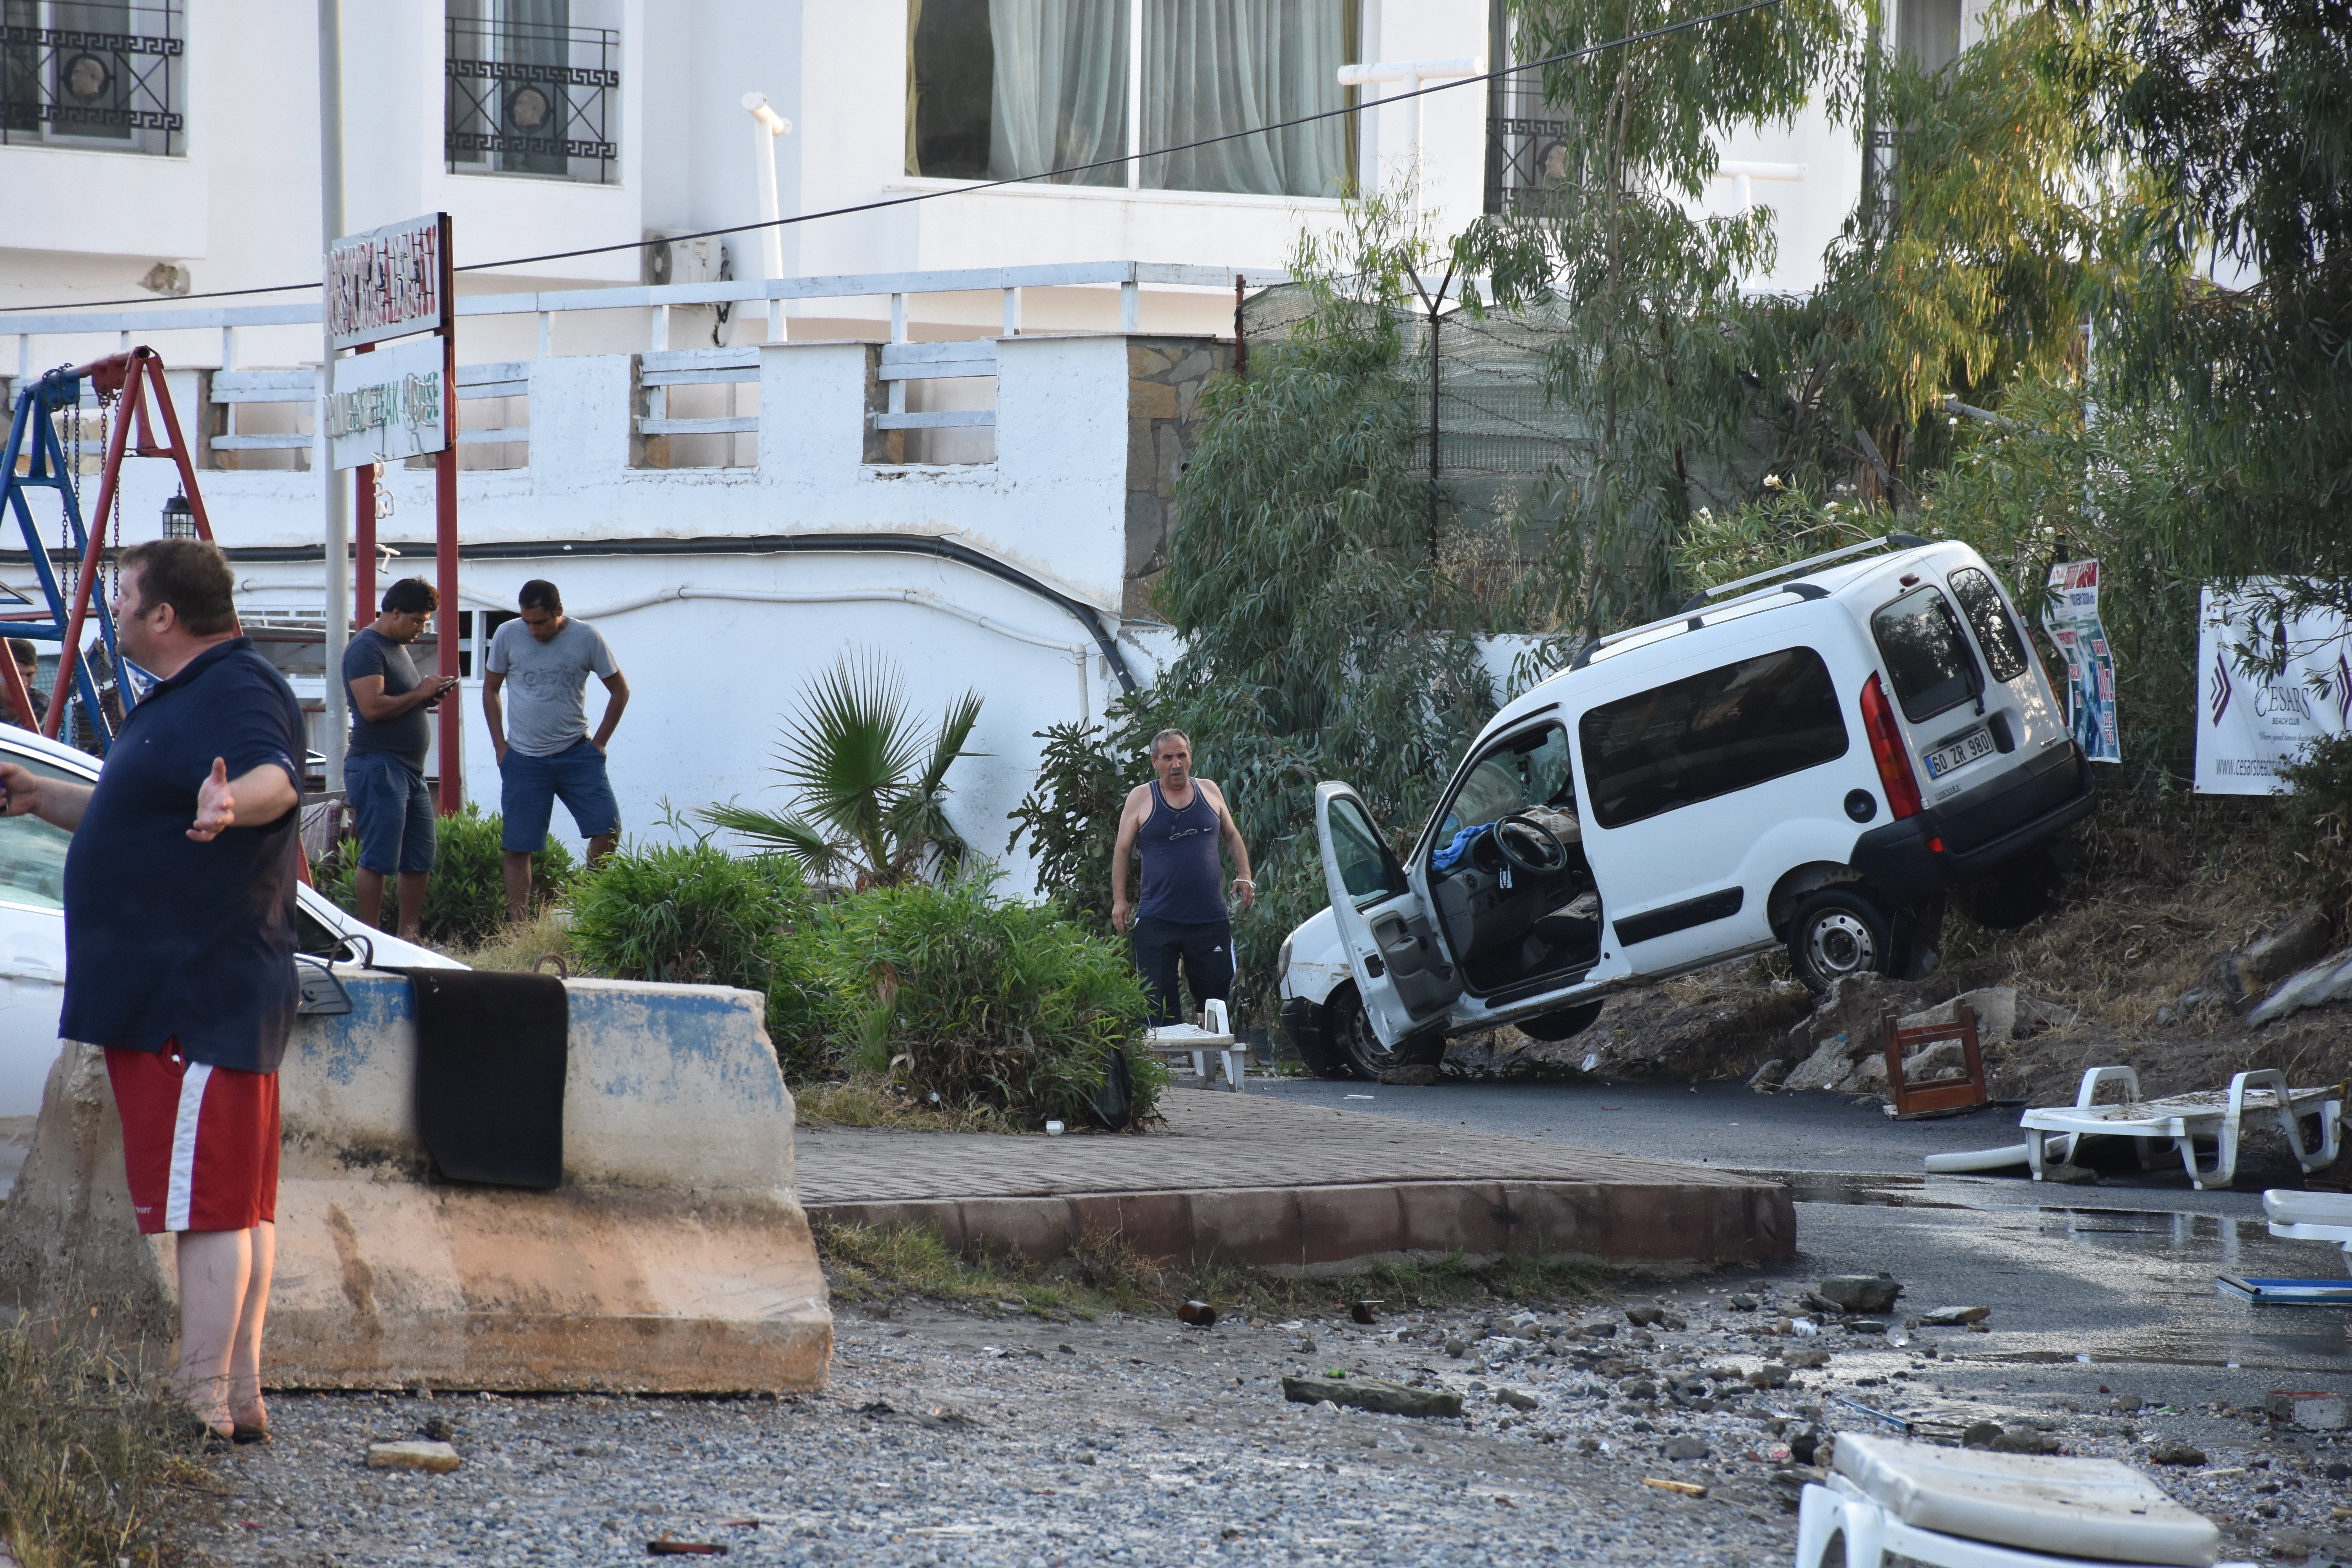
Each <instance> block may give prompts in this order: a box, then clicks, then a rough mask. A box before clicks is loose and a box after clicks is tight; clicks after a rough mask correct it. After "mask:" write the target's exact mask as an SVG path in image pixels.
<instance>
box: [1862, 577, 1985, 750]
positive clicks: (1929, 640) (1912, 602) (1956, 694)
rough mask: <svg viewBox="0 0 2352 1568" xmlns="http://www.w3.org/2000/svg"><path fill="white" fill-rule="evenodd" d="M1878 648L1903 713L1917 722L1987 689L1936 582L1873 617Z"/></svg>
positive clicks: (1950, 606)
mask: <svg viewBox="0 0 2352 1568" xmlns="http://www.w3.org/2000/svg"><path fill="white" fill-rule="evenodd" d="M1870 626H1871V629H1872V630H1873V631H1874V632H1876V633H1877V634H1878V651H1879V654H1880V655H1881V657H1883V658H1885V660H1886V673H1887V674H1888V675H1890V676H1892V677H1893V678H1894V680H1895V697H1896V699H1897V700H1900V701H1901V702H1902V704H1903V717H1905V718H1906V719H1908V720H1910V721H1911V722H1913V723H1914V724H1916V723H1917V722H1919V721H1921V720H1922V719H1933V718H1934V717H1935V716H1936V715H1937V714H1938V713H1941V712H1943V711H1944V710H1946V709H1948V708H1957V707H1958V706H1959V705H1960V704H1961V703H1963V702H1966V701H1967V700H1969V698H1971V697H1974V696H1976V695H1977V694H1978V693H1979V692H1980V691H1982V690H1983V689H1984V675H1983V672H1982V671H1980V670H1979V669H1978V668H1977V660H1976V656H1975V655H1974V654H1972V653H1970V652H1969V645H1968V640H1967V639H1966V638H1965V637H1961V635H1960V619H1959V617H1958V616H1955V615H1954V614H1952V603H1951V601H1950V600H1949V599H1947V598H1945V597H1944V595H1942V593H1940V592H1939V591H1937V589H1934V588H1916V589H1914V590H1913V591H1912V592H1910V593H1908V594H1906V595H1903V596H1902V597H1901V598H1899V599H1897V600H1895V602H1894V603H1893V604H1891V605H1887V606H1886V607H1885V609H1883V610H1881V611H1879V612H1878V614H1876V615H1874V616H1871V617H1870Z"/></svg>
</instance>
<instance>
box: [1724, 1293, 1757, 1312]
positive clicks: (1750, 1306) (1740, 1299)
mask: <svg viewBox="0 0 2352 1568" xmlns="http://www.w3.org/2000/svg"><path fill="white" fill-rule="evenodd" d="M1730 1306H1731V1310H1733V1311H1735V1312H1752V1311H1754V1310H1756V1298H1755V1297H1753V1296H1734V1297H1733V1298H1732V1299H1731V1302H1730Z"/></svg>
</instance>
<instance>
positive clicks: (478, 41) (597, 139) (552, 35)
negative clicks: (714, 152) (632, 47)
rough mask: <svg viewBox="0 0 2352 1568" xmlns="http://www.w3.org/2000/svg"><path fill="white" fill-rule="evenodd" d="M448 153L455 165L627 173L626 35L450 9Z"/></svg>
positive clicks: (571, 176)
mask: <svg viewBox="0 0 2352 1568" xmlns="http://www.w3.org/2000/svg"><path fill="white" fill-rule="evenodd" d="M445 74H446V83H447V93H446V117H445V120H444V123H443V131H442V147H443V153H444V156H446V158H447V160H448V163H449V171H450V173H452V174H539V175H542V176H545V177H548V178H551V179H559V180H572V181H575V182H577V183H579V184H587V185H609V184H614V183H615V182H617V181H618V180H619V179H620V177H621V162H620V159H621V150H620V130H621V127H620V114H621V35H620V33H619V32H618V31H617V30H616V29H614V28H611V27H559V26H541V25H535V24H530V23H511V22H496V21H492V22H484V21H477V20H468V19H466V18H462V17H457V16H452V17H450V18H449V47H448V55H447V57H446V66H445Z"/></svg>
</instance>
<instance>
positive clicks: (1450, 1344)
mask: <svg viewBox="0 0 2352 1568" xmlns="http://www.w3.org/2000/svg"><path fill="white" fill-rule="evenodd" d="M1445 1353H1446V1354H1447V1355H1450V1356H1452V1357H1453V1358H1454V1360H1456V1361H1460V1360H1461V1359H1462V1358H1463V1357H1464V1356H1465V1355H1468V1354H1469V1353H1470V1342H1469V1341H1468V1340H1448V1341H1446V1342H1445Z"/></svg>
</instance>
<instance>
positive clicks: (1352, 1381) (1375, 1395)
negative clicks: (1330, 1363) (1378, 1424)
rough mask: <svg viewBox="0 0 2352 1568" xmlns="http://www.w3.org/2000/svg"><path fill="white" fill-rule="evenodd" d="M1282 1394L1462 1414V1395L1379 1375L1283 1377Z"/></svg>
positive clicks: (1388, 1411) (1381, 1409)
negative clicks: (1417, 1386)
mask: <svg viewBox="0 0 2352 1568" xmlns="http://www.w3.org/2000/svg"><path fill="white" fill-rule="evenodd" d="M1282 1396H1283V1397H1284V1398H1285V1399H1287V1400H1289V1401H1290V1402H1291V1403H1292V1404H1294V1405H1318V1404H1320V1403H1322V1402H1323V1401H1325V1400H1329V1401H1330V1402H1331V1403H1332V1404H1333V1405H1347V1406H1349V1408H1351V1409H1356V1410H1369V1411H1370V1412H1371V1413H1372V1414H1374V1415H1414V1416H1423V1417H1427V1416H1448V1415H1461V1414H1462V1396H1461V1395H1460V1394H1455V1393H1453V1392H1451V1391H1449V1390H1446V1389H1441V1388H1412V1387H1409V1386H1407V1385H1406V1384H1402V1383H1391V1382H1389V1381H1388V1380H1387V1379H1386V1378H1380V1377H1347V1376H1340V1377H1333V1376H1330V1375H1328V1374H1326V1375H1324V1376H1322V1377H1286V1378H1284V1379H1283V1380H1282Z"/></svg>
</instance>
